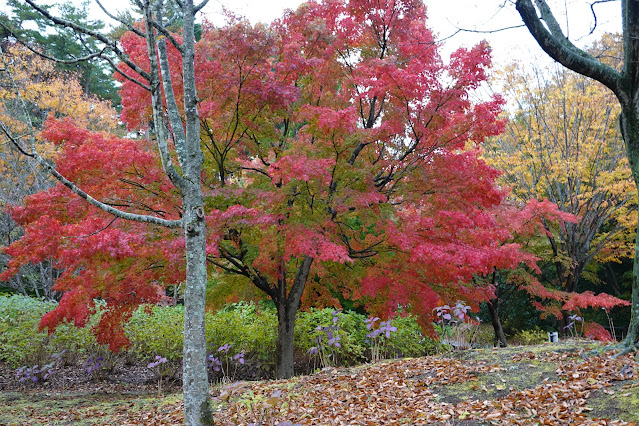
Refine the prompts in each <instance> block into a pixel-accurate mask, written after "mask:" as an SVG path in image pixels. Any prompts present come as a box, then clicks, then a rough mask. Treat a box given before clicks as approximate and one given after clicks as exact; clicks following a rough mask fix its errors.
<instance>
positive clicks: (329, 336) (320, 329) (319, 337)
mask: <svg viewBox="0 0 639 426" xmlns="http://www.w3.org/2000/svg"><path fill="white" fill-rule="evenodd" d="M338 314H339V311H333V312H332V313H331V315H332V316H333V318H332V319H331V324H329V325H327V326H321V325H318V326H317V327H316V328H315V331H316V337H315V339H314V340H315V343H316V345H315V346H313V347H312V348H310V349H309V353H310V354H311V355H314V356H315V357H317V358H318V359H319V364H320V366H321V367H322V368H326V367H329V366H331V365H334V364H335V362H336V355H337V353H338V351H339V349H340V348H341V347H342V344H341V343H340V340H341V337H340V327H339V324H338V323H339V316H338ZM331 360H332V362H331Z"/></svg>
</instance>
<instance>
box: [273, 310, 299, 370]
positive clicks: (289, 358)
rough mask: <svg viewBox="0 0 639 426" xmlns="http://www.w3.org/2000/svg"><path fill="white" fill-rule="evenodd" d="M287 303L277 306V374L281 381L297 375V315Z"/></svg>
mask: <svg viewBox="0 0 639 426" xmlns="http://www.w3.org/2000/svg"><path fill="white" fill-rule="evenodd" d="M287 302H288V301H285V302H284V303H282V304H278V305H277V352H276V354H277V364H276V370H275V374H276V376H277V377H278V378H280V379H288V378H290V377H292V376H293V375H294V374H295V369H294V362H293V361H294V358H293V357H294V347H293V344H294V339H293V332H294V330H295V315H296V313H297V309H293V307H292V306H290V303H287Z"/></svg>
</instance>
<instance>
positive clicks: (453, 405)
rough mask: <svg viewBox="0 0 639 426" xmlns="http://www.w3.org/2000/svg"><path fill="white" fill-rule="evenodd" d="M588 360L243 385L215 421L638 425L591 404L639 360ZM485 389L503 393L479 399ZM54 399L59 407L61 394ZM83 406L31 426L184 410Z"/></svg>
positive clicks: (40, 416) (222, 399)
mask: <svg viewBox="0 0 639 426" xmlns="http://www.w3.org/2000/svg"><path fill="white" fill-rule="evenodd" d="M573 349H574V348H573ZM583 352H584V351H583V350H582V349H577V350H566V351H549V352H544V351H543V350H542V351H537V353H533V352H528V351H526V350H525V349H524V350H523V351H521V350H520V351H519V352H517V353H516V354H514V355H513V356H507V357H506V358H505V357H504V354H505V352H499V351H490V350H488V351H485V352H483V353H482V356H481V357H477V358H481V359H472V358H473V357H468V358H470V359H464V360H460V359H455V358H453V356H451V355H448V356H447V355H443V356H432V357H425V358H415V359H403V360H395V361H389V362H384V363H378V364H373V365H364V366H358V367H352V368H328V369H324V370H322V371H320V372H318V373H316V374H314V375H309V376H300V377H295V378H293V379H290V380H279V381H264V382H237V383H233V384H229V385H226V386H218V387H216V388H215V389H214V390H213V391H212V396H213V405H214V410H215V419H216V424H220V425H240V424H244V425H248V424H255V425H261V424H264V425H278V424H288V425H291V424H302V425H352V424H357V425H394V424H412V425H425V424H440V425H446V424H464V425H475V424H499V425H504V424H512V425H531V424H539V425H624V424H634V423H628V422H624V421H621V420H618V419H597V418H592V417H589V416H588V413H589V411H590V407H589V406H588V401H589V397H591V396H592V394H593V393H594V392H604V393H606V394H611V395H616V394H617V393H622V392H626V394H627V393H628V392H636V388H637V386H638V385H637V380H636V379H637V372H639V364H638V363H637V361H636V360H635V359H634V358H633V357H632V356H623V357H619V358H613V357H612V356H611V354H610V353H607V354H602V355H599V356H590V357H582V355H583ZM468 353H469V354H470V353H471V352H468ZM459 354H460V353H459V352H457V353H455V356H459ZM543 366H545V367H546V370H547V371H548V372H549V373H548V374H544V375H543V377H544V378H543V379H540V380H536V379H535V383H534V385H532V386H528V385H526V386H525V387H522V386H519V387H518V385H517V384H516V383H513V382H511V381H509V380H508V379H509V378H512V377H513V376H512V375H513V374H525V373H521V372H523V371H532V370H534V371H538V370H541V369H542V367H543ZM526 369H528V370H526ZM531 369H532V370H531ZM553 369H554V371H553ZM509 372H510V373H509ZM513 372H514V373H513ZM508 374H511V375H510V376H509V375H508ZM531 374H532V373H531ZM535 377H537V376H535ZM537 382H538V383H537ZM520 385H521V383H520ZM455 386H457V387H461V389H466V388H467V389H468V391H467V392H466V394H465V395H464V398H463V400H461V401H460V400H459V398H457V399H455V398H453V397H451V395H450V394H447V393H446V390H447V389H450V388H452V387H455ZM465 386H466V387H465ZM486 387H492V389H496V391H495V392H493V393H490V392H483V391H481V388H486ZM35 396H36V393H35V392H34V397H35ZM619 396H621V394H620V395H619ZM118 398H119V399H118ZM51 400H52V401H55V400H56V398H55V395H51ZM84 401H85V402H86V403H87V405H82V404H76V405H67V406H65V408H64V409H62V407H61V409H60V410H55V409H49V410H42V409H40V410H38V409H33V408H31V410H32V411H31V412H29V413H28V416H29V418H30V419H31V421H30V422H29V424H77V425H84V424H86V425H90V424H91V425H98V424H118V425H123V426H124V425H177V424H182V422H183V413H182V408H183V406H182V402H181V400H180V399H179V396H177V395H170V396H168V397H165V398H159V397H154V396H153V395H146V396H141V395H128V396H126V395H120V396H119V397H115V396H111V399H109V397H107V396H104V395H95V403H94V404H90V401H91V397H90V396H89V395H85V396H84ZM3 402H5V403H6V402H7V401H3ZM10 407H11V404H9V405H8V408H5V409H4V410H1V409H0V424H3V425H4V424H24V423H19V422H18V423H11V422H5V420H6V419H7V417H6V416H7V415H8V414H9V413H10V410H11V409H12V408H10ZM29 409H30V408H29V405H28V404H27V405H24V404H23V405H22V406H17V405H16V406H15V410H29ZM23 414H24V413H23ZM16 415H17V414H16Z"/></svg>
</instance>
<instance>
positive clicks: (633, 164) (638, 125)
mask: <svg viewBox="0 0 639 426" xmlns="http://www.w3.org/2000/svg"><path fill="white" fill-rule="evenodd" d="M633 86H634V85H633ZM633 89H634V90H632V96H628V98H629V99H628V100H627V101H629V102H623V101H622V99H620V102H621V111H622V112H621V117H620V120H619V121H620V125H621V129H622V135H623V139H624V142H625V143H626V153H627V155H628V161H629V163H630V170H631V171H632V177H633V178H634V179H635V183H636V184H637V187H638V188H639V103H638V102H639V90H638V89H637V88H633ZM624 100H625V99H624ZM632 272H633V273H632V307H631V315H630V324H629V326H628V334H627V335H626V338H625V339H624V341H623V345H624V346H625V347H626V350H627V351H630V350H633V349H634V348H635V345H636V342H637V337H638V334H639V333H638V332H639V234H638V235H637V237H636V238H635V257H634V263H633V268H632Z"/></svg>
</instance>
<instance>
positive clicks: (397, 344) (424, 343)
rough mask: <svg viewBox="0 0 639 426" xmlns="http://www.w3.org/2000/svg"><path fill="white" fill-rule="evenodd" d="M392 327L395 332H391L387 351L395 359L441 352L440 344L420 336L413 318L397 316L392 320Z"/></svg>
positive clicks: (417, 325)
mask: <svg viewBox="0 0 639 426" xmlns="http://www.w3.org/2000/svg"><path fill="white" fill-rule="evenodd" d="M392 325H393V326H394V327H396V328H397V331H394V332H392V333H391V335H390V338H389V339H388V350H389V353H391V354H394V356H395V357H418V356H424V355H432V354H435V353H437V352H441V350H442V348H441V345H440V343H439V342H438V341H437V340H434V339H432V338H430V337H428V336H424V335H423V334H422V329H421V327H420V326H419V324H417V319H416V318H415V317H414V316H412V315H408V316H404V317H402V316H399V315H398V316H396V317H395V318H394V319H393V322H392Z"/></svg>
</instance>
